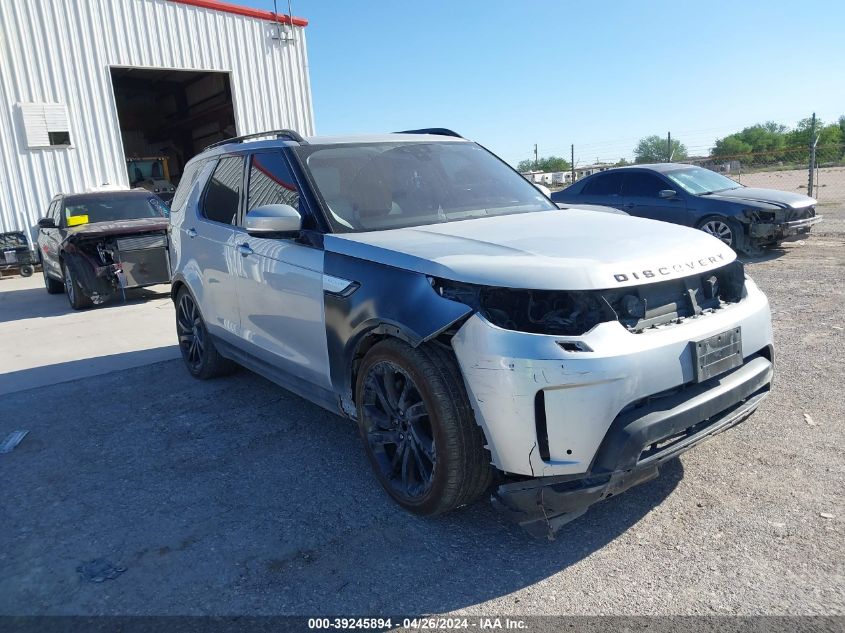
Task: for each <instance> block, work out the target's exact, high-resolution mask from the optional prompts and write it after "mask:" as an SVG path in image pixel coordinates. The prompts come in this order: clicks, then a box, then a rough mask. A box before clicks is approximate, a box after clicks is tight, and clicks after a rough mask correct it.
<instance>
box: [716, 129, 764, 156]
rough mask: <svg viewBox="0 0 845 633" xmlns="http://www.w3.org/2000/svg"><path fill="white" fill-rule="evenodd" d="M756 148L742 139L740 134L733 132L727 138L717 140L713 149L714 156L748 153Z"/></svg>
mask: <svg viewBox="0 0 845 633" xmlns="http://www.w3.org/2000/svg"><path fill="white" fill-rule="evenodd" d="M753 149H754V148H752V147H751V145H749V144H748V143H746V142H745V141H743V140H742V138H741V137H740V135H739V134H731V135H730V136H726V137H725V138H720V139H717V140H716V146H715V147H714V148H713V149H712V154H713V156H736V155H738V154H748V153H750V152H751V151H752V150H753Z"/></svg>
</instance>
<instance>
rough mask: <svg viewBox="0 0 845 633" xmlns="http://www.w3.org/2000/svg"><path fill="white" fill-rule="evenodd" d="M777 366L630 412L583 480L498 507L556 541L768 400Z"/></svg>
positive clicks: (758, 366)
mask: <svg viewBox="0 0 845 633" xmlns="http://www.w3.org/2000/svg"><path fill="white" fill-rule="evenodd" d="M771 380H772V363H771V361H770V360H769V358H767V357H766V356H765V355H756V356H755V357H754V358H752V359H749V360H747V361H746V362H745V364H744V365H742V366H740V367H738V368H737V369H735V370H733V371H731V372H728V373H727V374H725V375H723V376H718V377H716V378H712V379H710V380H708V381H706V382H704V383H700V384H698V385H695V386H692V387H688V388H686V389H683V390H682V391H680V392H678V393H676V394H674V395H672V396H667V397H665V398H661V399H658V400H656V401H655V402H653V403H651V404H648V405H645V406H642V407H639V408H635V409H633V410H631V411H628V412H624V413H622V414H620V415H619V416H617V418H616V419H615V420H614V421H613V424H612V425H611V428H610V430H609V431H608V433H607V435H606V436H605V438H604V440H603V441H602V444H601V446H600V447H599V450H598V452H597V453H596V457H595V459H594V461H593V464H592V465H591V467H590V470H589V472H588V473H586V474H585V475H584V476H579V477H572V476H567V475H564V476H560V477H545V478H538V479H529V480H526V481H519V482H515V483H509V484H504V485H502V486H499V487H498V489H497V490H496V491H495V492H494V493H493V504H494V506H495V507H496V508H497V509H499V510H500V511H502V512H504V513H505V514H506V515H508V516H509V517H510V518H511V519H512V520H514V521H515V522H517V523H519V524H520V525H522V526H523V527H524V528H525V529H526V530H527V531H528V532H529V533H531V534H533V535H534V536H544V535H549V536H552V535H553V534H554V533H555V532H556V531H557V530H558V529H559V528H560V527H561V526H562V525H564V524H566V523H568V522H569V521H572V520H573V519H575V518H577V517H579V516H581V515H582V514H583V513H584V512H586V510H587V508H589V507H590V506H591V505H592V504H593V503H596V502H597V501H601V500H602V499H604V498H606V497H609V496H611V495H615V494H619V493H620V492H623V491H625V490H627V489H628V488H631V487H632V486H635V485H637V484H640V483H643V482H645V481H648V480H650V479H653V478H654V477H656V476H657V475H658V471H659V466H660V464H662V463H663V462H665V461H666V460H668V459H671V458H673V457H677V456H678V455H680V454H681V453H683V452H685V451H687V450H689V449H690V448H692V447H693V446H695V445H696V444H698V443H699V442H701V441H703V440H705V439H707V438H708V437H711V436H713V435H715V434H716V433H720V432H721V431H724V430H726V429H728V428H730V427H732V426H735V425H736V424H739V423H740V422H742V421H743V420H745V419H746V418H747V417H748V416H749V415H751V414H752V413H753V412H754V410H755V409H756V408H757V407H758V406H759V404H760V403H761V402H762V401H763V399H764V398H765V397H766V396H767V395H768V393H769V387H770V385H771Z"/></svg>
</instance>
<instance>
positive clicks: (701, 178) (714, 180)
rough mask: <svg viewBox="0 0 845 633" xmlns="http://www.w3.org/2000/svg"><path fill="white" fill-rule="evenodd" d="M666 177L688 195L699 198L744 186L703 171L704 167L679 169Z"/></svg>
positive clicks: (705, 170)
mask: <svg viewBox="0 0 845 633" xmlns="http://www.w3.org/2000/svg"><path fill="white" fill-rule="evenodd" d="M664 175H665V176H666V177H667V178H668V179H669V180H671V181H672V182H674V183H676V184H678V185H680V187H681V188H682V189H683V190H684V191H686V192H687V193H692V194H695V195H699V196H700V195H702V194H705V193H714V192H716V191H725V190H727V189H737V188H739V187H741V186H742V185H741V184H739V183H738V182H736V181H735V180H731V179H730V178H726V177H725V176H723V175H721V174H717V173H716V172H715V171H710V170H709V169H703V168H702V167H690V168H689V169H679V170H677V171H670V172H666V174H664Z"/></svg>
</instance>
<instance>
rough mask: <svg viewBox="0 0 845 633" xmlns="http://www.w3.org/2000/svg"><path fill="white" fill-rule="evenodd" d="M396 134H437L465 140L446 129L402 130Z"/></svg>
mask: <svg viewBox="0 0 845 633" xmlns="http://www.w3.org/2000/svg"><path fill="white" fill-rule="evenodd" d="M394 134H436V135H437V136H454V137H455V138H463V136H461V135H460V134H458V133H457V132H455V131H453V130H450V129H449V128H445V127H424V128H421V129H419V130H402V131H401V132H394Z"/></svg>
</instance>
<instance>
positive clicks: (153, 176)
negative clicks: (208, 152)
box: [111, 67, 237, 191]
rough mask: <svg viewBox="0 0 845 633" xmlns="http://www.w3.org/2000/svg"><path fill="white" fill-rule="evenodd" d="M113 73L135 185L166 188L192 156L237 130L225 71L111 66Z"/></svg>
mask: <svg viewBox="0 0 845 633" xmlns="http://www.w3.org/2000/svg"><path fill="white" fill-rule="evenodd" d="M111 79H112V86H113V89H114V99H115V104H116V106H117V115H118V120H119V122H120V133H121V136H122V139H123V151H124V154H125V155H126V160H127V173H128V176H129V184H130V185H131V186H133V187H134V186H144V187H147V188H149V189H153V187H155V188H159V187H161V188H162V190H163V191H167V190H169V189H170V188H171V187H172V186H175V185H177V184H178V183H179V178H180V176H181V174H182V169H183V167H184V165H185V163H186V162H187V161H188V160H190V159H191V157H193V156H194V155H195V154H198V153H199V152H201V151H202V149H203V148H204V147H205V146H207V145H209V144H210V143H214V142H215V141H219V140H222V139H224V138H229V137H232V136H236V135H237V134H236V129H235V111H234V107H233V104H232V87H231V82H230V77H229V73H224V72H199V71H185V70H171V69H166V68H165V69H150V68H125V67H112V68H111ZM163 181H169V183H166V182H163Z"/></svg>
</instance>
